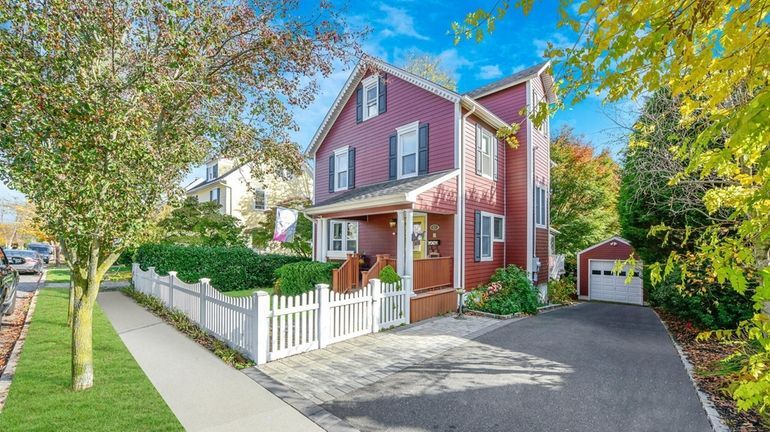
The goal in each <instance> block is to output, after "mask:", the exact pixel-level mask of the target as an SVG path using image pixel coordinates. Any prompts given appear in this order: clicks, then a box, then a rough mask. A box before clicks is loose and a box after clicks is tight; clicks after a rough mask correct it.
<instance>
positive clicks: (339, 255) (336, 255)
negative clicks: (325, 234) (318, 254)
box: [326, 219, 360, 259]
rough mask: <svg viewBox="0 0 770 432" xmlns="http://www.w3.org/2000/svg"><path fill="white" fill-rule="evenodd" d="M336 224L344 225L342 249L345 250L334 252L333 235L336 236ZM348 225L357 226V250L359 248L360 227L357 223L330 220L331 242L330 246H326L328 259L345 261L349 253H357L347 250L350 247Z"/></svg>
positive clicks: (329, 242) (329, 241)
mask: <svg viewBox="0 0 770 432" xmlns="http://www.w3.org/2000/svg"><path fill="white" fill-rule="evenodd" d="M334 224H342V247H343V250H339V251H336V250H332V244H333V243H334V239H332V235H334V228H333V226H334ZM348 224H355V225H356V249H357V248H358V238H359V236H358V229H359V228H360V226H358V222H357V221H349V220H344V219H330V220H329V240H328V244H327V245H326V257H327V258H331V259H345V258H347V256H348V254H349V253H355V251H349V250H347V245H348V229H347V228H348V227H347V225H348Z"/></svg>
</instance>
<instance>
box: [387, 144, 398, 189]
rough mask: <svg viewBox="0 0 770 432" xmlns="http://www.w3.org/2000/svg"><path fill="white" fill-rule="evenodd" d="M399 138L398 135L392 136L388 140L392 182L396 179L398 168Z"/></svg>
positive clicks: (389, 175) (389, 169)
mask: <svg viewBox="0 0 770 432" xmlns="http://www.w3.org/2000/svg"><path fill="white" fill-rule="evenodd" d="M397 159H398V136H396V134H393V135H391V136H390V137H389V138H388V178H389V179H390V180H395V179H396V176H397V175H396V171H397V168H398V163H397Z"/></svg>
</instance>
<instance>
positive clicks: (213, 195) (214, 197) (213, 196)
mask: <svg viewBox="0 0 770 432" xmlns="http://www.w3.org/2000/svg"><path fill="white" fill-rule="evenodd" d="M209 201H214V202H216V203H217V204H221V201H220V200H219V188H215V189H211V190H210V191H209Z"/></svg>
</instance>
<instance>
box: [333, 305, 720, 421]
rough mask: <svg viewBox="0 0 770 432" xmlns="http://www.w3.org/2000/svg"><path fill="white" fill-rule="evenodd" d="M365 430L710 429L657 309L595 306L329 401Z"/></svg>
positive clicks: (477, 343)
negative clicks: (655, 310)
mask: <svg viewBox="0 0 770 432" xmlns="http://www.w3.org/2000/svg"><path fill="white" fill-rule="evenodd" d="M323 407H324V408H326V409H327V410H328V411H330V412H331V413H333V414H334V415H336V416H338V417H340V418H342V419H344V420H346V421H347V422H349V423H350V424H351V425H353V426H354V427H357V428H359V429H361V430H362V431H496V430H506V431H507V430H511V431H513V430H515V431H597V432H598V431H608V432H609V431H612V432H615V431H621V430H622V431H626V432H630V431H698V432H702V431H709V430H710V429H711V428H710V424H709V422H708V419H707V418H706V415H705V413H704V411H703V409H702V407H701V405H700V402H699V400H698V397H697V395H696V393H695V390H694V389H693V387H692V384H691V383H690V381H689V378H688V377H687V373H686V372H685V370H684V367H683V366H682V364H681V361H680V360H679V357H678V355H677V353H676V350H675V348H674V346H673V345H672V343H671V340H670V339H669V336H668V334H667V333H666V331H665V329H664V328H663V326H662V325H661V323H660V321H659V320H658V318H657V317H656V315H655V313H654V312H653V311H652V310H650V309H648V308H642V307H636V306H623V305H614V304H601V303H590V304H583V305H579V306H576V307H572V308H566V309H561V310H557V311H554V312H550V313H547V314H542V315H540V316H537V317H534V318H531V319H525V320H522V321H518V322H514V323H511V324H509V325H506V326H504V327H501V328H499V329H497V330H495V331H492V332H490V333H487V334H485V335H483V336H481V337H480V338H478V339H476V340H474V341H471V342H469V343H467V344H465V345H462V346H461V347H458V348H456V349H455V350H453V351H450V352H448V353H444V354H442V355H439V356H437V357H434V358H432V359H429V360H427V361H425V362H424V363H421V364H419V365H415V366H412V367H409V368H407V369H404V370H403V371H401V372H399V373H397V374H395V375H391V376H390V377H388V378H385V379H383V380H382V381H378V382H376V383H374V384H372V385H370V386H368V387H364V388H362V389H359V390H356V391H354V392H351V393H348V394H347V395H345V396H344V397H342V398H339V399H336V400H334V401H332V402H329V403H326V404H324V405H323Z"/></svg>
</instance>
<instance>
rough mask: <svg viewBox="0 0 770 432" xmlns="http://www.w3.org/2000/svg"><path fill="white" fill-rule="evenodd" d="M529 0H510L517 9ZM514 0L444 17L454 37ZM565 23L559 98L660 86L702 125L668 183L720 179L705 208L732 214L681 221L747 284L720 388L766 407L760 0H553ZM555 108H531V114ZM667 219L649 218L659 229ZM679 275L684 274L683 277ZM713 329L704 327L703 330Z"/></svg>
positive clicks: (768, 152)
mask: <svg viewBox="0 0 770 432" xmlns="http://www.w3.org/2000/svg"><path fill="white" fill-rule="evenodd" d="M533 3H534V0H521V1H519V2H517V3H516V4H515V6H516V7H519V8H521V9H522V10H523V12H524V13H525V14H526V13H528V12H529V11H530V10H531V8H532V7H533ZM510 7H512V5H511V3H510V2H508V1H503V2H500V3H499V4H498V6H496V7H495V9H494V10H484V9H479V10H476V11H474V12H470V13H468V14H467V16H466V17H465V18H464V19H463V20H462V21H459V22H454V23H452V30H453V32H454V35H455V41H456V42H457V43H459V42H460V41H461V40H463V39H475V40H476V41H477V42H481V41H482V40H483V39H484V36H485V35H486V34H488V33H489V32H492V31H494V30H495V26H496V23H497V22H498V21H499V20H501V19H503V18H504V17H505V15H506V13H507V12H508V10H509V8H510ZM560 14H561V19H560V21H559V23H558V27H560V28H561V29H562V30H563V31H567V32H571V33H573V34H574V35H575V43H574V45H573V46H572V47H569V48H562V47H554V46H549V49H547V50H546V52H545V55H546V56H547V57H550V58H551V59H553V61H554V62H553V68H554V71H555V74H556V78H557V81H558V82H557V85H558V87H559V91H560V93H561V95H562V97H563V99H562V100H563V102H562V103H564V104H572V103H576V102H579V101H580V100H582V99H584V98H585V97H586V96H587V95H588V94H589V93H590V92H595V93H597V94H600V95H603V98H604V101H605V102H614V101H619V100H622V99H626V98H637V97H641V96H645V95H648V94H651V93H652V92H655V91H656V90H659V89H663V88H668V89H670V91H671V94H672V96H673V97H674V98H675V99H676V100H677V102H678V106H679V110H680V114H681V120H680V121H681V123H682V124H683V126H688V125H693V124H696V123H697V124H703V125H707V127H705V128H702V130H701V131H700V132H699V133H698V134H696V135H694V136H686V137H677V138H678V139H677V144H676V145H675V147H674V148H673V150H674V151H675V154H676V155H677V156H678V157H679V158H680V159H681V160H683V161H687V163H686V164H685V165H684V169H683V170H682V171H681V172H680V173H678V174H675V175H674V176H673V177H672V178H671V180H670V183H671V184H672V185H674V184H676V183H677V182H680V181H683V179H685V178H687V177H689V178H693V177H694V178H696V179H697V178H708V177H713V176H716V177H718V178H721V179H723V182H722V183H721V184H718V185H715V186H714V187H711V188H710V189H709V190H708V191H706V193H705V194H704V196H703V202H704V205H705V207H706V209H707V210H708V211H709V212H711V213H712V214H716V213H717V212H720V213H722V212H725V211H727V212H728V213H729V214H730V219H731V220H732V222H733V223H732V224H731V225H729V226H727V227H726V226H725V224H723V223H720V224H717V223H715V224H713V225H712V226H708V225H707V226H706V227H701V229H700V230H698V231H691V230H686V229H685V230H686V231H687V232H685V236H686V237H689V239H690V240H693V239H694V240H695V241H694V244H695V245H696V246H695V250H694V251H693V252H694V254H695V256H696V257H697V259H698V260H700V262H702V263H707V264H708V265H709V267H710V268H711V269H712V270H711V271H712V272H713V276H714V277H715V278H716V279H717V280H718V281H719V282H720V283H729V284H730V286H732V287H733V289H735V290H736V291H738V292H741V293H743V292H747V290H748V292H749V293H752V292H753V295H752V299H753V301H754V302H755V312H756V313H755V314H754V316H753V317H752V318H751V319H750V320H748V321H745V322H743V323H741V325H740V326H739V328H738V329H737V330H724V331H718V332H716V335H717V336H719V337H726V338H734V339H737V340H739V341H742V342H743V344H742V345H739V346H742V347H743V349H745V351H746V352H745V354H746V356H745V357H744V358H746V361H745V363H744V366H743V370H742V371H741V373H740V374H739V375H738V378H737V380H736V382H735V384H734V385H733V386H731V388H730V392H731V394H732V396H733V397H734V398H735V399H736V401H737V404H738V407H739V408H741V409H751V408H756V409H757V410H758V411H759V412H761V413H765V412H766V411H767V410H768V409H769V408H770V316H768V314H767V313H768V309H767V308H766V305H767V304H768V302H770V265H769V264H768V261H770V15H769V14H770V1H769V0H764V1H762V0H760V1H746V0H737V1H734V0H724V1H718V2H715V1H710V0H694V1H678V0H676V1H668V0H646V1H643V2H627V1H623V0H603V1H599V0H586V1H579V2H573V1H570V0H563V1H561V2H560ZM552 108H553V107H547V106H545V105H541V106H539V107H538V109H537V110H536V112H534V113H531V115H532V116H533V117H534V118H535V120H536V121H538V120H540V119H543V118H544V116H545V115H547V113H548V110H549V109H552ZM672 229H673V228H670V227H666V226H657V227H651V233H652V234H653V235H661V236H662V237H664V238H665V237H666V234H667V233H670V231H671V230H672ZM676 266H680V267H681V266H686V262H685V260H684V259H683V258H682V257H680V256H678V255H677V254H675V253H674V254H672V255H671V256H670V257H669V259H668V260H667V262H665V263H656V264H653V265H652V275H653V280H655V279H656V278H658V279H659V278H660V277H662V276H663V275H665V274H666V273H668V272H670V271H671V270H672V269H674V268H675V267H676ZM684 282H685V283H686V281H684ZM710 335H711V334H704V335H703V337H708V336H710Z"/></svg>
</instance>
